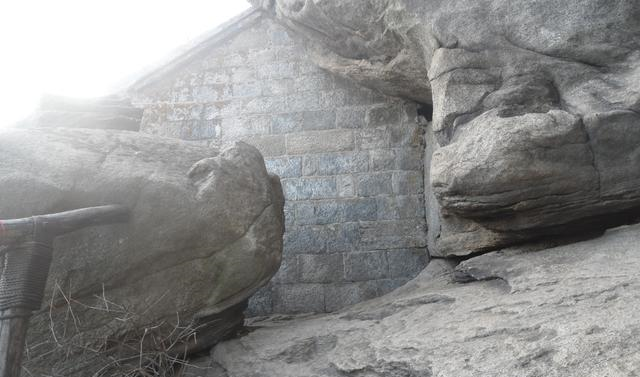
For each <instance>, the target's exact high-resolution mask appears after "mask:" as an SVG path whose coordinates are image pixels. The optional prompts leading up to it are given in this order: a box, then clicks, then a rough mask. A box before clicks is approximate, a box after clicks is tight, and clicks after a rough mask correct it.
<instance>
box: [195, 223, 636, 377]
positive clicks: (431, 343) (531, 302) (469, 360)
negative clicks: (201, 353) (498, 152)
mask: <svg viewBox="0 0 640 377" xmlns="http://www.w3.org/2000/svg"><path fill="white" fill-rule="evenodd" d="M639 241H640V226H638V225H635V226H628V227H620V228H615V229H613V230H610V231H608V232H607V233H606V234H605V235H603V236H601V237H599V238H596V239H592V240H588V241H583V242H579V243H574V244H569V245H565V246H559V247H555V248H550V249H543V250H540V251H525V250H523V249H505V250H502V251H498V252H492V253H489V254H485V255H482V256H479V257H475V258H472V259H469V260H467V261H465V262H463V263H461V264H460V265H458V266H457V267H455V269H452V267H451V266H449V265H448V264H446V262H444V261H443V260H434V261H432V262H431V264H430V265H429V266H428V267H427V269H426V270H425V271H423V273H422V274H421V275H419V276H418V277H417V278H416V279H414V280H413V281H411V282H410V283H408V284H407V285H406V286H404V287H402V288H399V289H398V290H396V291H394V292H392V293H391V294H389V295H387V296H383V297H381V298H378V299H375V300H371V301H368V302H365V303H361V304H358V305H355V306H353V307H351V308H348V309H345V310H343V311H341V312H337V313H334V314H328V315H320V316H307V317H297V318H296V317H272V318H269V319H263V320H261V321H257V322H255V323H253V324H252V325H253V326H254V327H253V331H252V332H250V333H249V334H247V335H245V336H244V337H241V338H239V339H235V340H230V341H227V342H224V343H220V344H219V345H218V346H217V347H216V348H215V349H214V351H213V352H212V360H213V361H212V370H210V371H209V374H205V372H202V371H201V374H199V375H201V376H204V375H206V376H208V377H209V376H216V377H249V376H251V377H263V376H264V377H272V376H280V377H312V376H313V377H345V376H353V377H389V376H398V377H400V376H402V377H431V376H442V377H449V376H455V377H491V376H495V377H503V376H530V377H533V376H545V377H549V376H550V377H553V376H558V377H560V376H561V377H572V376H575V377H584V376H594V377H595V376H633V375H636V374H638V373H640V357H639V356H638V355H639V354H640V343H639V342H638V341H637V339H638V336H639V335H640V317H639V316H638V315H637V307H638V305H640V295H639V294H638V292H640V278H639V277H638V273H637V271H638V269H640V248H639V246H638V245H639V244H640V243H639Z"/></svg>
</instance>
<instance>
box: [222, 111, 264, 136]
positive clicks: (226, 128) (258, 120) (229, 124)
mask: <svg viewBox="0 0 640 377" xmlns="http://www.w3.org/2000/svg"><path fill="white" fill-rule="evenodd" d="M270 126H271V118H270V117H269V116H264V115H253V116H251V115H249V116H240V117H233V118H223V119H222V125H221V127H222V137H223V138H224V140H229V141H233V140H237V139H239V138H241V137H243V136H249V135H267V134H269V129H270Z"/></svg>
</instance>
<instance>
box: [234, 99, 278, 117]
mask: <svg viewBox="0 0 640 377" xmlns="http://www.w3.org/2000/svg"><path fill="white" fill-rule="evenodd" d="M285 111H286V104H285V99H284V98H283V97H281V96H270V97H257V98H253V99H249V100H247V101H246V102H245V104H244V113H245V114H269V115H271V114H274V113H282V112H285Z"/></svg>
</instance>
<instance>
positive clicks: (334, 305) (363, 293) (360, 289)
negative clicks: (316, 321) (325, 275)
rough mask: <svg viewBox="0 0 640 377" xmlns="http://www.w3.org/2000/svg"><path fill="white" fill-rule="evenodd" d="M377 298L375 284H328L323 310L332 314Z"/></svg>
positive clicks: (367, 282)
mask: <svg viewBox="0 0 640 377" xmlns="http://www.w3.org/2000/svg"><path fill="white" fill-rule="evenodd" d="M377 296H378V286H377V284H376V282H369V281H366V282H358V283H342V284H328V285H326V286H325V309H326V311H328V312H332V311H336V310H338V309H342V308H344V307H346V306H349V305H353V304H356V303H358V302H362V301H365V300H370V299H372V298H374V297H377Z"/></svg>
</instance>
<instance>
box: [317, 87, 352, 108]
mask: <svg viewBox="0 0 640 377" xmlns="http://www.w3.org/2000/svg"><path fill="white" fill-rule="evenodd" d="M347 102H348V101H347V97H346V94H345V92H344V91H343V90H325V91H322V92H320V108H321V109H325V110H329V109H335V108H338V107H342V106H344V105H345V104H346V103H347Z"/></svg>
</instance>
